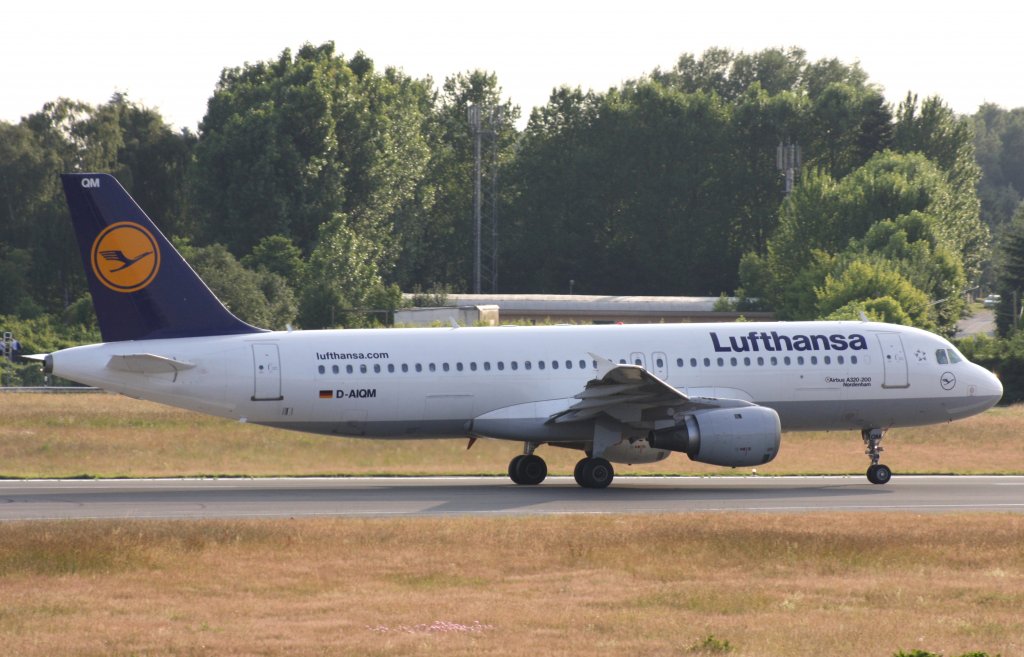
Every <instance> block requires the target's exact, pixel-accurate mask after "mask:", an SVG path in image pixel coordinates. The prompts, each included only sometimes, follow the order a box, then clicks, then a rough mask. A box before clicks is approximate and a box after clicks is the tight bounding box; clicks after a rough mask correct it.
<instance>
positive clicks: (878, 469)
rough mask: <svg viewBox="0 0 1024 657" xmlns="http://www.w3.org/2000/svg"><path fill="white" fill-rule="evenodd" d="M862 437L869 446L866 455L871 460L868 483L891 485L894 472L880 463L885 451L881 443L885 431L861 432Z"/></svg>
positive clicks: (865, 430)
mask: <svg viewBox="0 0 1024 657" xmlns="http://www.w3.org/2000/svg"><path fill="white" fill-rule="evenodd" d="M860 435H861V438H863V439H864V444H865V445H867V451H865V452H864V453H865V454H867V455H868V456H869V457H870V458H871V467H869V468H868V481H870V482H871V483H873V484H887V483H889V480H890V479H892V470H890V469H889V466H887V465H882V464H881V463H879V462H878V460H879V457H880V456H881V454H882V451H883V450H882V447H881V445H880V444H879V443H881V442H882V438H883V437H884V436H885V431H884V430H883V429H864V430H862V431H861V432H860Z"/></svg>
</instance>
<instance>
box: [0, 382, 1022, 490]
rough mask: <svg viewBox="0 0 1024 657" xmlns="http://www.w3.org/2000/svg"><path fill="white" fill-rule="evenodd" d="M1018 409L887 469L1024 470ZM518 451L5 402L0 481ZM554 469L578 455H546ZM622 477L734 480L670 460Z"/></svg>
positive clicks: (937, 437)
mask: <svg viewBox="0 0 1024 657" xmlns="http://www.w3.org/2000/svg"><path fill="white" fill-rule="evenodd" d="M1022 435H1024V405H1022V406H1016V407H1010V408H996V409H992V410H991V411H988V412H987V413H984V414H983V415H980V416H976V417H973V418H970V419H967V420H963V421H961V422H954V423H951V424H945V425H936V426H931V427H920V428H910V429H894V430H893V431H890V432H889V434H888V436H887V437H886V440H885V442H884V443H883V446H884V447H885V448H886V452H885V455H884V461H885V463H886V464H888V465H889V466H890V467H892V469H893V470H894V471H895V472H896V473H897V474H899V473H958V474H981V473H985V474H997V473H1001V474H1007V473H1024V441H1022ZM520 449H521V448H520V446H519V445H518V444H517V443H509V442H501V441H490V440H482V441H479V442H478V443H477V444H476V445H475V446H474V447H473V449H471V450H469V451H466V441H465V440H428V441H379V440H359V439H347V438H335V437H328V436H315V435H309V434H301V433H294V432H289V431H281V430H275V429H269V428H266V427H258V426H252V425H247V424H240V423H237V422H230V421H226V420H221V419H217V418H211V417H207V416H204V415H199V414H196V413H191V412H188V411H182V410H178V409H173V408H168V407H165V406H161V405H158V404H153V403H150V402H143V401H137V400H133V399H129V398H127V397H121V396H118V395H109V394H75V395H59V394H54V395H51V394H9V393H7V394H3V395H0V476H5V477H74V476H82V475H86V476H96V477H122V476H123V477H143V476H202V475H224V476H227V475H239V476H246V475H248V476H266V475H318V474H326V475H366V474H398V475H408V474H503V473H504V472H505V470H506V468H507V465H508V461H509V459H510V458H511V457H512V456H513V455H515V454H516V453H518V452H519V450H520ZM538 453H540V454H541V455H543V456H544V458H545V460H547V462H548V466H549V469H550V471H551V472H552V473H559V474H569V473H571V472H572V468H573V466H574V465H575V464H576V461H577V460H579V458H580V453H578V452H575V451H571V450H563V449H558V448H553V447H544V448H542V449H541V450H540V451H539V452H538ZM867 465H868V459H867V457H865V456H864V446H863V443H862V442H861V440H860V436H859V435H858V434H857V433H856V432H833V433H790V434H786V435H785V436H783V440H782V449H781V452H780V455H779V457H778V458H777V459H776V460H775V461H774V462H772V463H770V464H768V465H767V466H763V467H761V468H758V473H759V474H767V475H771V474H822V473H826V474H846V473H853V474H861V473H863V472H864V470H865V469H866V468H867ZM618 472H619V474H622V475H625V474H652V473H653V474H735V473H736V472H743V473H745V472H748V470H741V471H733V470H728V469H724V468H717V467H712V466H704V465H701V464H697V463H693V462H691V461H689V460H688V459H687V458H686V457H685V456H682V455H673V456H672V457H670V458H669V459H667V460H665V461H662V462H661V463H655V464H651V465H641V466H632V467H631V466H620V467H619V468H618Z"/></svg>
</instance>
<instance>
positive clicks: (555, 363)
mask: <svg viewBox="0 0 1024 657" xmlns="http://www.w3.org/2000/svg"><path fill="white" fill-rule="evenodd" d="M551 369H553V370H557V369H558V361H557V360H553V361H551Z"/></svg>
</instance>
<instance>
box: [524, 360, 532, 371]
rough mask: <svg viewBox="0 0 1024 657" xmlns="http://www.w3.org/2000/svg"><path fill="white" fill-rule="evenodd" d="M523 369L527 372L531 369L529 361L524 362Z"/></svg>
mask: <svg viewBox="0 0 1024 657" xmlns="http://www.w3.org/2000/svg"><path fill="white" fill-rule="evenodd" d="M523 367H525V368H526V369H528V370H530V369H533V363H531V362H530V361H526V362H524V363H523Z"/></svg>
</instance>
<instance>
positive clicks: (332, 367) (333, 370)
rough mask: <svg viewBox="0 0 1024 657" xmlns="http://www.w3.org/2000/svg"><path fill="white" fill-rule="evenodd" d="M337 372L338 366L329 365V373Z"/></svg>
mask: <svg viewBox="0 0 1024 657" xmlns="http://www.w3.org/2000/svg"><path fill="white" fill-rule="evenodd" d="M337 373H338V366H337V365H331V374H337Z"/></svg>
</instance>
